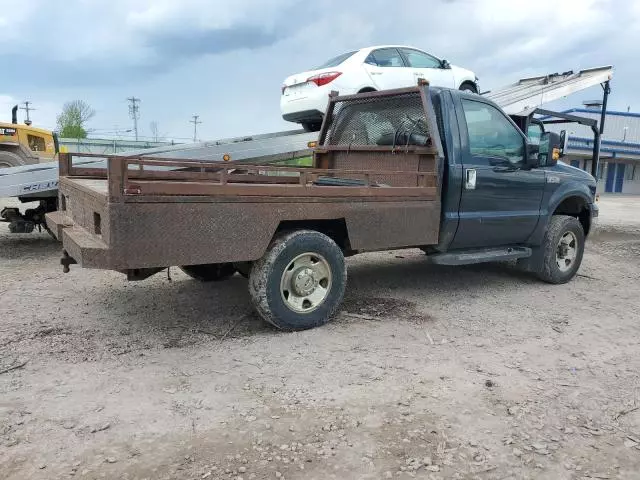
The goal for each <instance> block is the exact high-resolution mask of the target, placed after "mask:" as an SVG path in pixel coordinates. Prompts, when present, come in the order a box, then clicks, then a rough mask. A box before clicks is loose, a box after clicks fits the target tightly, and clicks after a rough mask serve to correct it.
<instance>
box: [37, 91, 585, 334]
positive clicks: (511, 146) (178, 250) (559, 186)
mask: <svg viewBox="0 0 640 480" xmlns="http://www.w3.org/2000/svg"><path fill="white" fill-rule="evenodd" d="M561 143H562V142H561V138H560V136H559V135H558V134H555V133H550V132H543V133H541V135H540V136H539V141H538V142H537V143H532V142H530V141H529V140H528V139H527V137H526V136H525V134H524V133H523V131H522V130H521V128H519V127H518V126H517V124H516V123H515V122H514V121H513V119H512V118H510V116H509V115H508V114H507V113H505V112H504V111H503V110H502V109H501V108H500V107H499V106H498V105H496V104H495V103H494V102H492V101H491V100H490V99H488V98H486V97H483V96H480V95H475V94H469V93H465V92H461V91H457V90H449V89H441V88H429V86H428V84H427V83H426V82H424V81H423V82H421V85H419V86H417V87H414V88H408V89H401V90H390V91H385V92H372V93H364V94H359V95H353V96H347V97H340V96H337V94H336V95H332V96H331V97H330V99H329V106H328V110H327V115H326V116H325V120H324V122H323V125H322V128H321V131H320V136H319V141H318V144H317V145H316V146H315V148H314V151H313V166H312V167H308V168H299V167H282V166H273V165H246V164H242V163H241V162H240V163H237V162H234V161H230V162H220V163H217V164H212V163H204V162H197V161H189V160H184V159H180V160H176V159H149V158H144V157H117V156H114V157H109V158H108V159H107V168H106V169H101V168H94V167H87V166H75V165H74V162H73V156H72V155H61V157H60V185H59V191H60V200H59V204H60V210H59V211H58V212H54V213H49V214H47V225H48V226H49V228H50V229H51V231H52V232H53V233H54V235H55V236H56V237H57V238H58V239H59V240H61V241H62V244H63V249H64V250H63V258H62V260H61V263H62V264H63V265H64V269H65V270H66V271H69V265H71V264H74V263H79V264H80V265H82V266H83V267H86V268H100V269H111V270H117V271H120V272H122V273H124V274H126V275H127V277H128V278H129V279H131V280H141V279H144V278H146V277H148V276H150V275H153V274H154V273H157V272H159V271H161V270H163V269H166V268H167V267H169V266H174V265H175V266H180V268H181V269H182V270H183V271H184V272H186V273H187V274H188V275H190V276H192V277H194V278H196V279H199V280H223V279H225V278H228V277H229V276H231V275H233V274H234V272H235V271H236V270H240V271H245V273H247V274H248V277H249V282H248V283H249V292H250V296H251V299H252V302H253V305H254V306H255V308H256V310H257V311H258V312H259V314H260V315H261V316H262V317H263V318H264V319H265V320H267V321H269V322H271V323H272V324H274V325H275V326H277V327H278V328H281V329H285V330H300V329H306V328H311V327H315V326H318V325H322V324H324V323H325V322H327V321H328V320H329V319H330V318H331V317H332V315H333V314H334V313H335V312H336V310H337V309H338V308H339V306H340V303H341V300H342V297H343V294H344V291H345V288H346V282H347V271H346V266H345V260H344V258H345V256H348V255H354V254H357V253H361V252H366V251H376V250H388V249H399V248H415V247H417V248H421V249H422V250H423V251H424V252H425V253H426V254H427V256H428V258H429V259H430V260H431V261H433V262H434V263H437V264H446V265H463V264H470V263H480V262H488V261H500V260H517V261H518V262H519V263H520V264H521V265H522V266H523V267H524V268H526V269H527V270H529V271H531V272H533V273H534V274H536V275H537V276H538V277H539V278H540V279H542V280H543V281H546V282H550V283H555V284H560V283H565V282H567V281H569V280H571V279H572V278H573V276H574V275H575V274H576V272H577V270H578V268H579V267H580V263H581V261H582V255H583V252H584V245H585V238H586V236H587V235H588V234H589V231H590V230H591V225H592V220H593V218H594V217H595V216H597V213H598V209H597V206H596V204H595V189H596V182H595V180H594V179H593V177H592V176H591V175H589V174H588V173H586V172H583V171H581V170H578V169H575V168H572V167H569V166H565V165H563V164H561V163H558V162H557V160H558V158H559V157H560V156H561V155H562V148H561Z"/></svg>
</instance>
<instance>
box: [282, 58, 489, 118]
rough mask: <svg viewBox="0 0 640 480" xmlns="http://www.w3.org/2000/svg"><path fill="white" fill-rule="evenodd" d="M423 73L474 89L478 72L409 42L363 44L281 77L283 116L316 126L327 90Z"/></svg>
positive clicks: (386, 83) (395, 81) (388, 84)
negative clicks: (363, 46) (282, 82)
mask: <svg viewBox="0 0 640 480" xmlns="http://www.w3.org/2000/svg"><path fill="white" fill-rule="evenodd" d="M419 78H424V79H427V80H428V81H429V83H430V84H431V85H434V86H438V87H447V88H458V89H460V90H468V91H471V92H474V93H478V92H479V90H478V78H477V77H476V75H475V74H474V73H473V72H472V71H470V70H467V69H464V68H460V67H456V66H454V65H451V64H449V62H447V61H446V60H443V59H440V58H437V57H434V56H433V55H430V54H428V53H426V52H423V51H422V50H418V49H417V48H413V47H406V46H398V45H384V46H378V47H367V48H362V49H360V50H357V51H353V52H348V53H344V54H342V55H339V56H337V57H335V58H332V59H331V60H329V61H328V62H326V63H325V64H324V65H321V66H319V67H318V68H316V69H314V70H309V71H307V72H302V73H298V74H296V75H291V76H290V77H288V78H287V79H286V80H285V81H284V85H283V86H282V96H281V97H280V110H281V112H282V118H284V119H285V120H287V121H289V122H295V123H300V124H302V126H303V127H304V129H305V130H307V131H316V130H319V129H320V125H321V123H322V116H323V115H324V112H325V110H326V107H327V103H328V95H329V93H330V92H331V91H332V90H336V91H338V92H339V93H340V95H350V94H354V93H362V92H373V91H376V90H388V89H391V88H402V87H411V86H414V85H416V84H417V81H418V79H419Z"/></svg>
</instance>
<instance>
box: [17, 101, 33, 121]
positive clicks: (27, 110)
mask: <svg viewBox="0 0 640 480" xmlns="http://www.w3.org/2000/svg"><path fill="white" fill-rule="evenodd" d="M22 104H23V105H24V107H20V110H24V111H25V112H26V113H27V119H26V120H25V121H24V123H25V124H27V125H31V118H30V117H29V112H32V111H33V110H35V108H33V107H30V106H29V105H33V104H32V103H31V102H30V101H28V100H27V101H26V102H22Z"/></svg>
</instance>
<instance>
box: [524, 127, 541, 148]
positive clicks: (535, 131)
mask: <svg viewBox="0 0 640 480" xmlns="http://www.w3.org/2000/svg"><path fill="white" fill-rule="evenodd" d="M541 136H542V127H541V126H540V125H539V124H537V123H530V124H529V126H528V127H527V138H528V139H529V143H532V144H534V145H539V144H540V137H541Z"/></svg>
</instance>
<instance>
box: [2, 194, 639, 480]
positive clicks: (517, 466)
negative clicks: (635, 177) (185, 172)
mask: <svg viewBox="0 0 640 480" xmlns="http://www.w3.org/2000/svg"><path fill="white" fill-rule="evenodd" d="M629 209H633V210H631V211H633V215H631V214H629V212H630V210H629ZM601 210H602V217H603V218H602V220H601V224H602V227H601V228H600V230H599V232H598V233H597V234H596V236H595V237H594V238H593V239H592V240H591V241H590V243H589V244H588V247H587V254H586V256H585V260H584V263H583V267H582V269H581V271H580V276H579V277H577V278H576V279H575V280H574V281H573V282H571V283H570V284H568V285H564V286H550V285H546V284H542V283H539V282H538V281H536V280H534V279H532V278H530V277H528V276H526V275H523V274H521V273H518V272H517V271H515V269H513V268H511V267H510V266H508V265H483V266H474V267H467V268H445V267H435V266H429V265H427V264H426V262H425V259H424V256H423V255H421V253H420V252H419V251H413V250H411V251H402V252H390V253H383V254H371V255H364V256H360V257H355V258H352V259H350V260H349V288H348V293H347V297H346V301H345V304H344V308H343V311H342V313H341V314H340V316H339V317H338V318H337V319H336V320H335V321H334V322H333V323H331V324H329V325H328V326H326V327H323V328H319V329H316V330H313V331H307V332H302V333H294V334H285V333H279V332H277V331H275V330H273V329H272V328H270V327H269V326H267V325H265V324H263V323H262V322H261V321H260V320H259V319H258V318H256V316H255V314H253V313H252V310H251V308H250V307H249V299H248V294H247V291H246V290H247V289H246V280H244V279H243V278H241V277H239V276H237V277H234V278H233V279H231V280H230V281H228V282H224V283H221V284H215V285H211V284H200V283H198V282H196V281H194V280H191V279H189V278H188V277H186V276H185V275H184V274H182V273H181V272H179V271H178V270H177V269H173V270H172V275H171V276H172V281H169V280H168V279H167V277H166V275H157V276H155V277H152V278H151V279H149V280H147V281H144V282H139V283H127V282H126V281H125V279H124V277H123V276H121V275H119V274H116V273H111V272H103V271H90V270H82V269H80V268H72V270H71V273H69V274H63V273H62V269H61V267H60V266H59V264H58V261H59V256H60V247H59V245H58V244H56V243H55V242H54V241H53V240H52V239H51V238H50V237H49V236H48V235H47V234H44V233H43V234H32V235H26V236H25V235H22V236H16V235H9V234H8V230H7V229H6V226H4V225H0V299H1V302H0V372H2V373H1V374H0V477H1V478H3V479H16V480H18V479H20V480H22V479H57V478H70V477H76V478H83V479H84V478H87V479H93V478H118V479H142V478H147V479H206V478H209V479H235V480H237V479H243V480H248V479H276V478H280V479H319V480H320V479H322V480H324V479H330V478H335V479H380V478H397V479H406V478H412V477H414V478H426V479H445V478H446V479H449V478H454V479H455V478H459V479H476V478H477V479H528V478H536V479H554V480H556V479H581V478H588V479H592V478H597V479H614V478H620V479H638V478H640V410H638V407H640V382H639V375H640V342H639V341H638V338H639V335H640V313H638V312H640V199H629V198H623V197H620V198H607V197H605V198H603V199H602V200H601ZM624 215H626V217H624ZM634 221H635V222H636V223H635V224H634V223H633V222H634ZM23 362H27V363H26V364H24V366H23V367H21V368H16V369H13V370H11V371H8V372H4V370H6V369H7V368H9V367H15V366H19V365H22V364H23Z"/></svg>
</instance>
